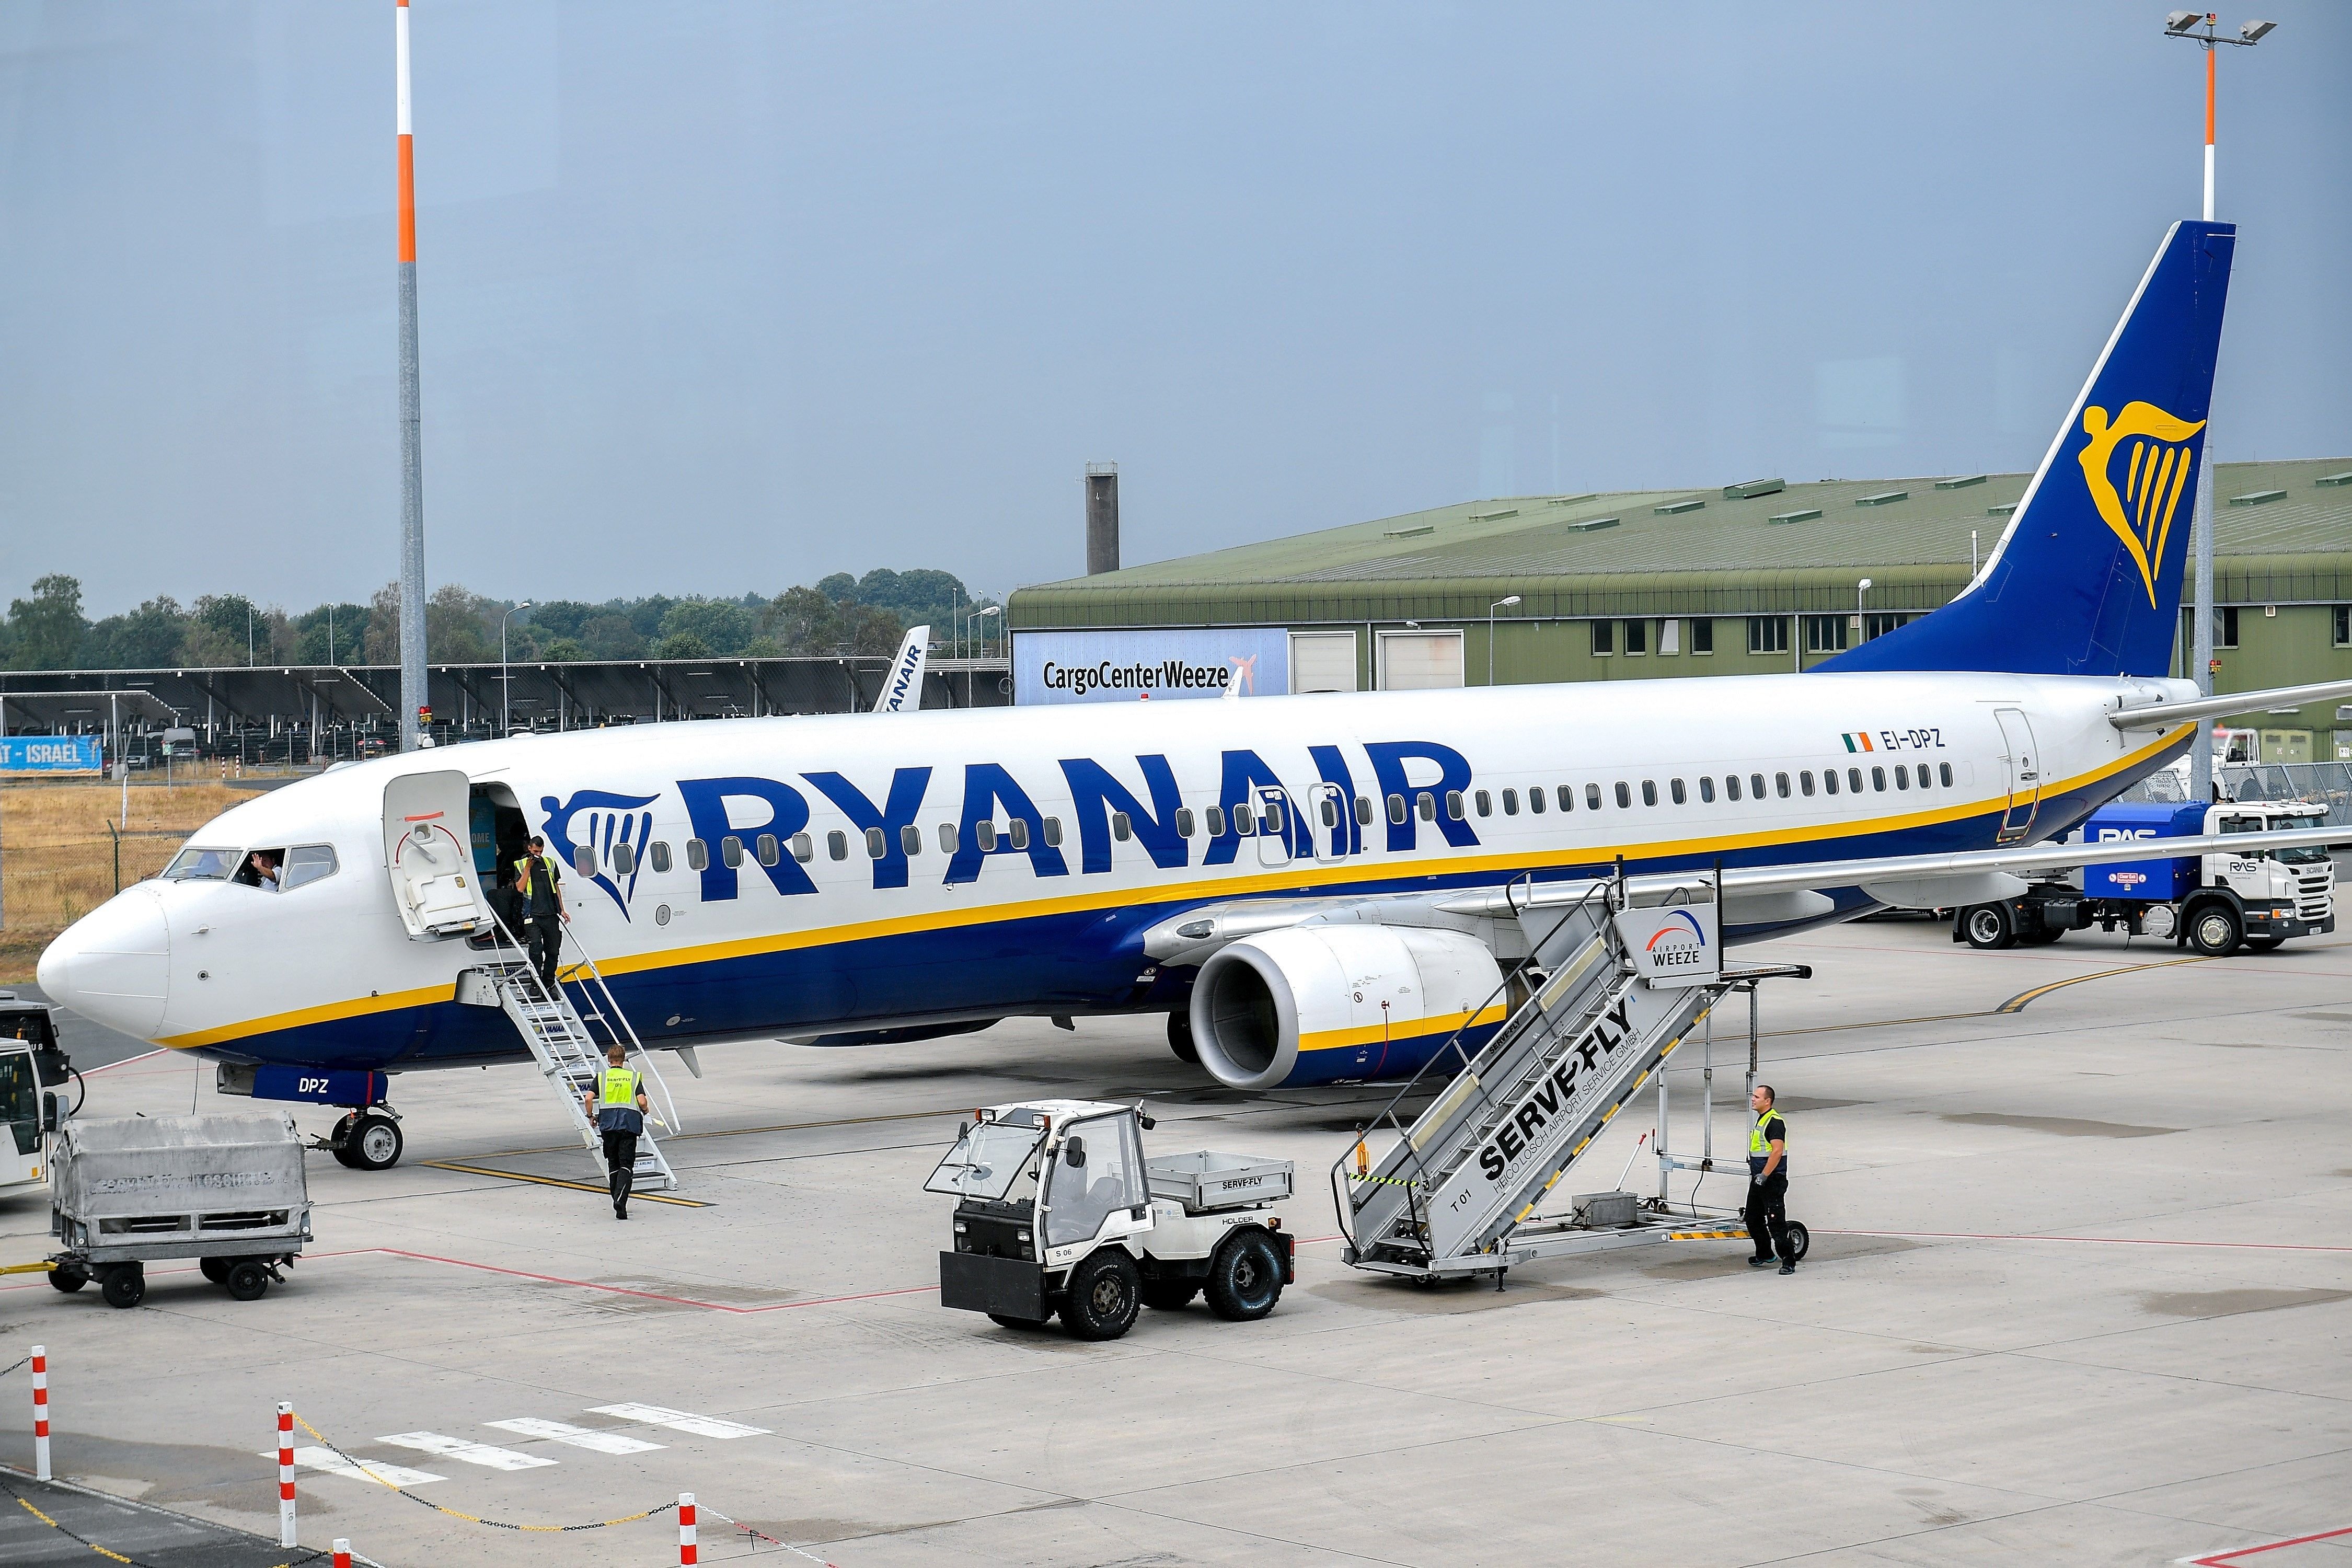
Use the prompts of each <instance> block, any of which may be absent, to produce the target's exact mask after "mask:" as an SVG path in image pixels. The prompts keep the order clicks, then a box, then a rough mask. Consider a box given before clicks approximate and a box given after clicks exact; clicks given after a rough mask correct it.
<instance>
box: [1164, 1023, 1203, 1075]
mask: <svg viewBox="0 0 2352 1568" xmlns="http://www.w3.org/2000/svg"><path fill="white" fill-rule="evenodd" d="M1168 1048H1169V1049H1170V1050H1171V1051H1174V1052H1175V1053H1176V1059H1177V1060H1178V1061H1180V1062H1192V1063H1194V1064H1196V1065H1197V1064H1198V1063H1199V1062H1200V1059H1201V1047H1198V1046H1196V1045H1194V1044H1193V1043H1192V1014H1190V1013H1187V1012H1181V1011H1180V1012H1175V1013H1171V1014H1169V1015H1168Z"/></svg>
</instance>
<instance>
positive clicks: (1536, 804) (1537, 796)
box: [1528, 784, 1544, 816]
mask: <svg viewBox="0 0 2352 1568" xmlns="http://www.w3.org/2000/svg"><path fill="white" fill-rule="evenodd" d="M1528 810H1529V811H1531V812H1533V813H1534V814H1535V815H1536V816H1542V815H1543V814H1544V792H1543V785H1541V784H1538V785H1536V787H1535V788H1533V789H1531V790H1529V791H1528Z"/></svg>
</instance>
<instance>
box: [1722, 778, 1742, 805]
mask: <svg viewBox="0 0 2352 1568" xmlns="http://www.w3.org/2000/svg"><path fill="white" fill-rule="evenodd" d="M1723 798H1724V799H1726V800H1738V798H1739V775H1738V773H1726V774H1724V775H1723Z"/></svg>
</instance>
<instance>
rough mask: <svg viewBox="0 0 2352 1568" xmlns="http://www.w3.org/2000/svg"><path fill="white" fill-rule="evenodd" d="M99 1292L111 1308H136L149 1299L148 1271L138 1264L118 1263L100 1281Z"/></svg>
mask: <svg viewBox="0 0 2352 1568" xmlns="http://www.w3.org/2000/svg"><path fill="white" fill-rule="evenodd" d="M98 1288H99V1291H100V1294H101V1295H103V1296H104V1297H105V1298H106V1304H107V1305H108V1306H110V1307H135V1306H137V1305H139V1303H140V1302H141V1301H142V1300H146V1298H147V1271H146V1270H145V1269H144V1268H141V1267H140V1266H139V1265H138V1264H136V1263H118V1264H116V1265H115V1266H114V1267H113V1268H109V1269H108V1270H107V1271H106V1273H105V1275H104V1277H103V1278H101V1279H100V1280H99V1287H98Z"/></svg>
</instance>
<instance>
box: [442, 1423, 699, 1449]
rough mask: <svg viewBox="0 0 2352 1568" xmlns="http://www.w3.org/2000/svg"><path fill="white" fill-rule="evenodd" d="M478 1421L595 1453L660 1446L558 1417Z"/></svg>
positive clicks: (507, 1430) (505, 1430) (503, 1430)
mask: <svg viewBox="0 0 2352 1568" xmlns="http://www.w3.org/2000/svg"><path fill="white" fill-rule="evenodd" d="M482 1425H483V1426H495V1427H497V1428H498V1429H499V1431H501V1432H512V1433H515V1434H517V1435H518V1436H524V1437H544V1438H546V1439H547V1440H548V1441H549V1442H551V1443H564V1444H568V1445H570V1446H571V1447H574V1448H586V1449H589V1450H590V1451H592V1452H593V1453H598V1454H650V1453H652V1452H653V1451H654V1450H655V1449H656V1448H658V1447H661V1445H660V1444H659V1443H648V1442H646V1441H644V1440H643V1439H642V1438H637V1437H631V1436H626V1435H625V1434H624V1433H620V1432H599V1431H596V1430H595V1429H593V1427H587V1426H571V1425H569V1424H568V1423H565V1422H562V1421H541V1420H540V1419H539V1418H538V1417H537V1416H534V1415H525V1416H520V1417H519V1418H517V1419H515V1420H512V1421H485V1422H483V1423H482Z"/></svg>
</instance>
